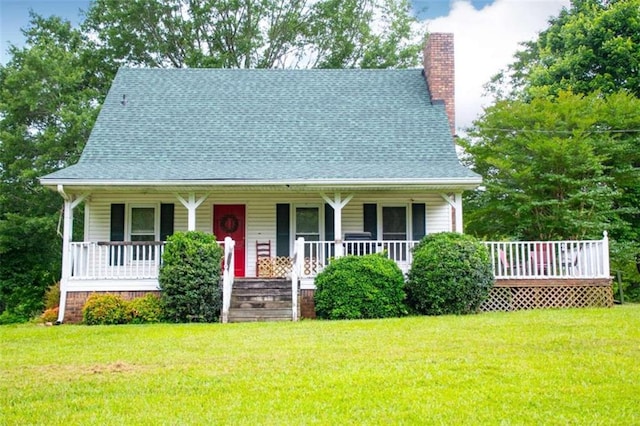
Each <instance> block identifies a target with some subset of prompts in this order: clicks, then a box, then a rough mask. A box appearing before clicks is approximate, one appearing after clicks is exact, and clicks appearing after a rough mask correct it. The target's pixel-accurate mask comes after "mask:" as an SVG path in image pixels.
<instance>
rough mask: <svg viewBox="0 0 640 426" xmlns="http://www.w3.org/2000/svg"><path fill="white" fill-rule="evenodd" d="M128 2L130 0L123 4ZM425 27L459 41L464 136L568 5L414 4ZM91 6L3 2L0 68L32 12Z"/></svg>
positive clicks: (455, 0) (510, 0)
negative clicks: (520, 54) (495, 85)
mask: <svg viewBox="0 0 640 426" xmlns="http://www.w3.org/2000/svg"><path fill="white" fill-rule="evenodd" d="M123 1H126V0H123ZM411 3H412V5H413V8H414V11H415V12H416V15H417V16H418V17H419V19H420V22H421V25H424V26H426V28H427V30H428V31H430V32H452V33H454V37H455V61H456V127H457V128H458V129H459V130H460V131H462V130H463V129H464V128H466V127H469V126H470V125H471V124H472V121H473V120H474V119H476V118H477V117H478V116H479V115H480V114H481V113H482V107H483V106H487V105H489V104H490V103H491V99H489V98H484V97H483V93H484V89H483V86H484V85H485V84H486V83H487V82H488V81H489V80H490V79H491V77H492V76H493V75H495V74H496V73H498V72H499V71H500V70H501V69H504V68H505V67H506V66H507V65H508V64H509V63H511V62H513V55H514V54H515V52H516V51H517V50H518V49H519V46H520V43H522V42H525V41H529V40H534V39H535V38H536V37H537V34H538V33H539V32H540V31H542V30H544V29H545V28H546V27H547V24H548V20H549V18H550V17H552V16H557V15H558V13H559V12H560V10H561V9H562V8H563V7H569V0H412V1H411ZM89 4H90V1H89V0H0V52H1V53H0V63H2V64H6V62H7V61H8V60H9V56H8V55H7V48H8V46H9V43H12V44H15V45H18V46H21V45H22V44H23V42H24V38H23V36H22V33H21V32H20V28H24V27H26V26H27V24H28V22H29V10H33V11H35V12H36V13H38V14H40V15H43V16H50V15H58V16H61V17H63V18H65V19H68V20H69V21H71V23H72V24H75V25H77V24H78V23H79V22H81V21H82V19H83V15H82V11H86V10H87V9H88V7H89Z"/></svg>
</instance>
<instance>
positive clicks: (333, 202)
mask: <svg viewBox="0 0 640 426" xmlns="http://www.w3.org/2000/svg"><path fill="white" fill-rule="evenodd" d="M320 195H321V196H322V198H323V199H324V200H325V201H326V202H327V203H328V204H329V205H330V206H331V207H333V232H334V238H335V239H334V243H335V257H342V256H344V247H342V208H343V207H344V206H346V205H347V204H348V203H349V201H351V199H352V198H353V194H351V195H347V196H346V197H345V199H344V200H343V199H342V195H341V194H340V193H339V192H336V193H335V194H333V199H331V198H329V197H327V195H325V194H323V193H321V194H320Z"/></svg>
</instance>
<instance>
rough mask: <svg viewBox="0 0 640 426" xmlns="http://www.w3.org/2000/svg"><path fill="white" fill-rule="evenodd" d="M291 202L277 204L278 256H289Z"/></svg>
mask: <svg viewBox="0 0 640 426" xmlns="http://www.w3.org/2000/svg"><path fill="white" fill-rule="evenodd" d="M289 216H290V209H289V204H276V256H284V257H288V256H289V244H290V241H291V239H290V229H289V222H290V218H289Z"/></svg>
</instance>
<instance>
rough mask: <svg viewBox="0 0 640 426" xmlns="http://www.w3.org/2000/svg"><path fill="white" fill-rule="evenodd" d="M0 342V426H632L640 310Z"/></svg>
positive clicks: (637, 395)
mask: <svg viewBox="0 0 640 426" xmlns="http://www.w3.org/2000/svg"><path fill="white" fill-rule="evenodd" d="M0 338H1V342H2V349H1V351H2V352H1V359H0V366H1V370H0V373H1V376H0V392H1V394H0V396H1V397H2V404H1V405H2V408H1V410H2V412H1V416H0V423H2V424H7V425H14V424H21V425H22V424H49V425H50V424H100V425H104V424H148V425H158V424H171V425H178V424H180V425H181V424H251V425H254V424H278V425H281V424H296V425H299V424H331V425H334V424H340V425H343V424H507V425H509V424H514V425H519V424H581V425H582V424H611V425H613V424H617V425H620V424H625V425H632V424H640V368H639V367H638V365H639V362H640V305H625V306H622V307H615V308H613V309H582V310H547V311H526V312H516V313H490V314H482V315H474V316H464V317H455V316H447V317H412V318H403V319H389V320H378V321H335V322H328V321H302V322H298V323H262V324H227V325H221V324H209V325H205V324H190V325H168V324H159V325H146V326H134V325H129V326H94V327H86V326H72V325H63V326H60V327H41V326H33V325H30V326H24V325H23V326H5V327H0Z"/></svg>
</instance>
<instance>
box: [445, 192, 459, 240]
mask: <svg viewBox="0 0 640 426" xmlns="http://www.w3.org/2000/svg"><path fill="white" fill-rule="evenodd" d="M440 196H441V197H442V198H443V199H444V200H445V201H446V202H447V203H449V205H450V206H451V207H452V208H453V211H454V212H455V215H456V216H455V217H456V226H455V229H454V231H455V232H459V233H461V234H462V230H463V227H462V192H457V193H455V194H451V195H447V194H440Z"/></svg>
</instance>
